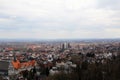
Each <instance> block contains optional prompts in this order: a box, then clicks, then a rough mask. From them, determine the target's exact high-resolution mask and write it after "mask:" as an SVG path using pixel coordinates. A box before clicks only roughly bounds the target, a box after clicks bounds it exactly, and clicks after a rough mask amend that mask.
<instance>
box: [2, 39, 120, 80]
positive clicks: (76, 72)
mask: <svg viewBox="0 0 120 80" xmlns="http://www.w3.org/2000/svg"><path fill="white" fill-rule="evenodd" d="M119 67H120V40H119V39H107V40H106V39H101V40H99V39H98V40H94V39H90V40H69V41H68V40H67V41H66V40H60V41H58V40H56V41H55V40H53V41H30V42H29V41H28V42H27V41H24V42H19V41H16V42H11V41H10V42H9V41H7V42H6V41H1V42H0V75H1V78H3V79H9V80H91V79H92V80H119V79H120V77H119V73H120V68H119ZM0 80H2V79H0Z"/></svg>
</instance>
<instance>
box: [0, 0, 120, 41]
mask: <svg viewBox="0 0 120 80" xmlns="http://www.w3.org/2000/svg"><path fill="white" fill-rule="evenodd" d="M118 3H119V0H116V1H113V0H104V1H103V0H0V36H1V37H0V38H46V39H48V38H50V39H56V38H114V37H118V38H119V34H117V33H119V32H118V31H117V33H115V31H116V29H120V23H119V22H120V15H119V14H120V9H119V8H120V6H119V5H118ZM109 29H111V30H109ZM103 35H104V36H103Z"/></svg>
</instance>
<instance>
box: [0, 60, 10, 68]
mask: <svg viewBox="0 0 120 80" xmlns="http://www.w3.org/2000/svg"><path fill="white" fill-rule="evenodd" d="M8 68H9V62H7V61H0V70H8Z"/></svg>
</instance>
